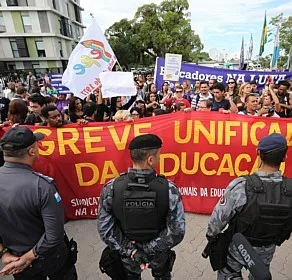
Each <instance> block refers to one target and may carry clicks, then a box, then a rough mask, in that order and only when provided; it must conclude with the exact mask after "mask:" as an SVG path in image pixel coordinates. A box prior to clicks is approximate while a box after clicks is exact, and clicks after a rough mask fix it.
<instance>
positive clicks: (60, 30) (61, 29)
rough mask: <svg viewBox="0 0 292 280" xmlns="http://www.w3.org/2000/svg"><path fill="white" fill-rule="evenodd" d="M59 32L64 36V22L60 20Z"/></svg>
mask: <svg viewBox="0 0 292 280" xmlns="http://www.w3.org/2000/svg"><path fill="white" fill-rule="evenodd" d="M58 21H59V32H60V34H63V26H62V21H61V20H60V19H59V20H58Z"/></svg>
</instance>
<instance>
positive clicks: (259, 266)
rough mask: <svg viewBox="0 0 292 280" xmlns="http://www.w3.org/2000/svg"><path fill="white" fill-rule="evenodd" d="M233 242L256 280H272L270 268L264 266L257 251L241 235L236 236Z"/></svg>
mask: <svg viewBox="0 0 292 280" xmlns="http://www.w3.org/2000/svg"><path fill="white" fill-rule="evenodd" d="M232 241H233V242H234V244H235V247H236V249H237V251H238V252H239V254H240V255H241V257H242V259H243V260H244V262H245V264H246V267H247V269H248V270H249V272H250V274H251V275H252V276H253V277H254V278H255V279H256V280H271V279H272V276H271V273H270V271H269V268H268V266H267V265H265V264H264V262H263V260H262V259H261V258H260V256H259V255H258V254H257V252H256V251H255V249H254V248H253V247H252V246H251V245H250V243H249V242H248V241H247V239H246V238H245V237H244V236H243V235H242V234H241V233H236V234H234V235H233V237H232Z"/></svg>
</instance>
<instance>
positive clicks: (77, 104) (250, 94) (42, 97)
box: [0, 73, 292, 127]
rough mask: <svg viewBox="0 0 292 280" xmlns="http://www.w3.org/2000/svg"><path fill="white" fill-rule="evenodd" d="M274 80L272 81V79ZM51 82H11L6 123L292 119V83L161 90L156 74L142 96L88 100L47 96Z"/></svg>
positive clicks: (0, 104) (2, 106)
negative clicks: (197, 114) (216, 116)
mask: <svg viewBox="0 0 292 280" xmlns="http://www.w3.org/2000/svg"><path fill="white" fill-rule="evenodd" d="M268 80H269V79H268ZM45 82H46V81H45V80H38V79H36V78H35V77H34V76H32V73H29V74H28V76H27V80H26V83H23V82H11V83H9V84H8V92H7V91H6V97H5V96H4V93H3V91H2V93H1V92H0V112H1V114H0V125H1V126H8V125H12V124H15V123H17V124H26V125H40V126H51V127H61V126H62V125H64V124H69V123H79V124H87V123H88V122H106V121H116V122H119V121H135V120H137V119H140V118H145V117H150V116H157V115H162V114H169V113H173V112H191V111H217V112H221V113H224V114H236V113H238V114H245V115H251V116H264V117H281V118H283V117H292V93H291V91H290V90H291V84H290V83H289V82H288V81H280V82H279V83H278V84H277V85H275V84H274V83H273V81H271V80H269V82H268V84H267V85H266V87H265V89H263V90H262V91H258V89H257V83H256V82H255V81H252V82H250V83H243V84H241V85H239V84H237V82H236V80H235V79H229V80H228V83H227V87H225V86H224V84H222V83H218V82H217V81H216V80H215V79H211V80H209V81H196V82H195V84H191V82H190V81H189V80H185V81H183V82H182V84H180V83H179V82H176V83H175V84H174V87H173V88H171V86H170V84H169V83H168V82H164V83H163V85H162V88H161V89H159V90H157V88H156V86H155V84H154V82H153V77H152V74H151V73H146V75H145V78H144V76H143V75H141V74H139V75H138V76H137V77H136V78H135V84H136V88H137V95H136V96H132V97H122V96H118V97H113V98H110V99H108V98H103V97H102V88H101V89H100V88H99V89H97V90H96V91H95V92H94V93H92V94H90V95H88V96H87V97H86V98H85V99H84V100H82V99H80V98H78V97H75V96H74V95H73V94H69V95H68V94H60V93H57V94H52V93H50V94H48V93H47V92H43V90H42V85H43V84H44V83H45Z"/></svg>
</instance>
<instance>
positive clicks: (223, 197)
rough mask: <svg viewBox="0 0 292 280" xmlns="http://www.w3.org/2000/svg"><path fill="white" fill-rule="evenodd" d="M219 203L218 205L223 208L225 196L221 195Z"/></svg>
mask: <svg viewBox="0 0 292 280" xmlns="http://www.w3.org/2000/svg"><path fill="white" fill-rule="evenodd" d="M219 201H220V205H222V206H225V205H226V203H227V199H226V196H225V195H222V196H221V198H220V200H219Z"/></svg>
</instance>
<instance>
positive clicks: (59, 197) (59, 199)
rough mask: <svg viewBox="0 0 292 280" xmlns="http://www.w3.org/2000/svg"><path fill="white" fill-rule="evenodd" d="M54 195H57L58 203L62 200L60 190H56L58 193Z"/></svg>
mask: <svg viewBox="0 0 292 280" xmlns="http://www.w3.org/2000/svg"><path fill="white" fill-rule="evenodd" d="M54 196H55V198H56V201H57V202H58V203H59V202H60V201H61V200H62V198H61V196H60V195H59V193H58V192H56V193H55V194H54Z"/></svg>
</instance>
